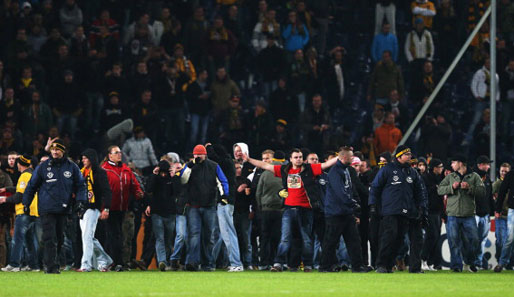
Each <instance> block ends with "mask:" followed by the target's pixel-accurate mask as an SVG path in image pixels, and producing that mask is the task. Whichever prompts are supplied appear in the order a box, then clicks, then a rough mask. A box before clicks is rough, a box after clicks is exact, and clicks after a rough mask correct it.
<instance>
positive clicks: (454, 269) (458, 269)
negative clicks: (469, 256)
mask: <svg viewBox="0 0 514 297" xmlns="http://www.w3.org/2000/svg"><path fill="white" fill-rule="evenodd" d="M452 271H453V272H462V269H460V268H453V269H452Z"/></svg>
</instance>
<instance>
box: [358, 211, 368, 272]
mask: <svg viewBox="0 0 514 297" xmlns="http://www.w3.org/2000/svg"><path fill="white" fill-rule="evenodd" d="M358 229H359V236H360V238H361V251H362V263H363V264H364V265H365V266H367V265H368V263H369V262H368V258H369V256H368V240H369V214H368V213H367V212H364V211H363V212H362V214H361V217H360V224H359V226H358Z"/></svg>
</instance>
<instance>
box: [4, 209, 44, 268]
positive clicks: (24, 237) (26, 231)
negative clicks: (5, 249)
mask: <svg viewBox="0 0 514 297" xmlns="http://www.w3.org/2000/svg"><path fill="white" fill-rule="evenodd" d="M34 221H35V218H34V217H31V216H29V215H26V214H21V215H17V216H16V218H15V220H14V236H13V238H12V243H11V244H12V249H11V257H10V259H9V260H10V261H9V262H10V265H11V266H12V267H20V265H21V261H22V256H23V251H24V250H26V251H27V254H25V258H26V261H27V263H28V264H29V266H30V267H31V268H34V269H35V268H38V263H37V250H36V249H37V247H36V245H35V242H36V241H35V236H36V234H35V228H34ZM25 248H26V249H25Z"/></svg>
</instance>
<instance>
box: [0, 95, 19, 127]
mask: <svg viewBox="0 0 514 297" xmlns="http://www.w3.org/2000/svg"><path fill="white" fill-rule="evenodd" d="M0 91H1V88H0ZM3 95H4V96H3V98H1V99H0V109H1V110H0V123H5V122H7V121H8V120H11V121H13V122H15V123H16V124H17V125H19V124H21V119H22V113H21V112H22V110H21V107H22V106H21V103H20V100H18V98H16V97H15V96H14V89H13V88H12V87H7V88H6V89H5V92H4V94H3Z"/></svg>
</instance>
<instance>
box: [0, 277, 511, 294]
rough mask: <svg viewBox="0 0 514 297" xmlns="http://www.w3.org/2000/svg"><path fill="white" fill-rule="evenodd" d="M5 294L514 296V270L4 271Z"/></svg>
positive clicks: (1, 279)
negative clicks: (411, 272) (279, 271)
mask: <svg viewBox="0 0 514 297" xmlns="http://www.w3.org/2000/svg"><path fill="white" fill-rule="evenodd" d="M0 283H1V289H0V296H2V297H3V296H31V297H36V296H52V297H58V296H67V297H68V296H102V297H109V296H318V297H321V296H323V297H324V296H395V297H397V296H416V297H422V296H435V297H441V296H466V297H470V296H481V297H483V296H487V297H491V296H502V297H506V296H514V271H504V272H502V273H493V272H491V271H480V272H478V273H469V272H463V273H451V272H448V271H440V272H427V273H425V274H421V275H420V274H409V273H405V272H396V273H393V274H377V273H375V272H370V273H367V274H352V273H350V272H339V273H318V272H312V273H304V272H295V273H294V272H282V273H271V272H258V271H249V272H242V273H228V272H225V271H217V272H159V271H147V272H139V271H131V272H109V273H101V272H90V273H78V272H62V273H61V274H60V275H46V274H43V273H37V272H17V273H5V272H4V273H1V272H0Z"/></svg>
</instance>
